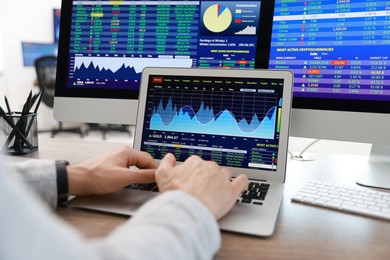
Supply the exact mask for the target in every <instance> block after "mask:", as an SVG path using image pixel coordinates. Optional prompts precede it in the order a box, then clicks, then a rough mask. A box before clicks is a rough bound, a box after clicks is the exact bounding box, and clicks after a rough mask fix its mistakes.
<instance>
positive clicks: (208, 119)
mask: <svg viewBox="0 0 390 260" xmlns="http://www.w3.org/2000/svg"><path fill="white" fill-rule="evenodd" d="M277 102H278V101H277V96H276V95H275V94H264V93H243V92H239V91H201V90H180V91H178V90H155V91H154V94H153V100H152V107H153V109H152V111H151V115H150V130H158V131H172V132H187V133H198V134H215V135H223V136H240V137H253V138H264V139H274V135H275V127H276V118H277V112H278V110H277V104H278V103H277Z"/></svg>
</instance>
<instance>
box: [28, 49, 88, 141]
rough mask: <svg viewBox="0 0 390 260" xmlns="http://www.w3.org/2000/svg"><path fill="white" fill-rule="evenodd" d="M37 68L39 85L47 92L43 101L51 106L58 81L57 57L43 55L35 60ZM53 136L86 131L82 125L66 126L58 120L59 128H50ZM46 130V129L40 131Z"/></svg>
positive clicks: (82, 134) (81, 134)
mask: <svg viewBox="0 0 390 260" xmlns="http://www.w3.org/2000/svg"><path fill="white" fill-rule="evenodd" d="M35 70H36V73H37V80H38V86H39V89H40V90H43V89H44V88H45V94H44V95H43V97H42V102H43V103H44V104H45V105H47V106H48V107H50V108H53V105H54V91H55V83H56V71H57V57H55V56H43V57H40V58H38V59H36V60H35ZM49 131H50V132H51V137H54V136H55V135H56V134H58V133H60V132H68V133H76V134H79V135H80V136H81V137H83V136H84V132H83V131H82V129H81V127H73V128H64V127H63V125H62V122H60V121H59V122H58V128H53V129H52V130H49ZM38 132H44V131H38Z"/></svg>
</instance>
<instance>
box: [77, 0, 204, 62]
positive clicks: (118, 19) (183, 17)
mask: <svg viewBox="0 0 390 260" xmlns="http://www.w3.org/2000/svg"><path fill="white" fill-rule="evenodd" d="M104 3H106V4H107V5H108V4H110V5H111V6H110V8H107V7H103V6H102V5H103V4H104ZM113 3H114V2H102V4H90V5H77V6H76V8H75V15H76V16H77V18H79V19H77V20H76V27H78V28H79V30H77V31H76V32H75V34H74V36H73V37H74V51H75V52H77V53H107V54H112V56H121V55H127V54H129V53H131V54H139V55H152V56H156V55H158V54H171V55H174V54H175V55H180V54H181V55H189V54H191V52H192V51H194V50H193V48H196V45H194V44H193V40H194V38H195V41H196V37H194V35H196V34H197V31H196V30H194V26H192V25H193V24H194V23H195V24H196V23H197V20H198V16H199V11H198V9H197V6H196V5H147V4H145V5H136V4H127V5H124V4H122V2H118V4H113ZM146 13H148V15H151V14H152V15H153V16H154V17H156V19H155V20H154V21H148V19H147V17H146ZM171 13H174V17H173V18H172V15H171ZM172 20H175V23H176V26H175V27H172V26H168V23H172V22H174V21H172ZM107 27H108V28H107ZM172 28H174V30H173V29H172ZM108 29H109V30H108ZM85 31H89V39H88V40H87V41H86V37H85ZM167 42H171V43H172V42H174V43H175V48H172V49H170V50H167V49H166V46H167V45H168V44H167ZM149 46H154V48H150V47H149ZM167 51H168V52H167Z"/></svg>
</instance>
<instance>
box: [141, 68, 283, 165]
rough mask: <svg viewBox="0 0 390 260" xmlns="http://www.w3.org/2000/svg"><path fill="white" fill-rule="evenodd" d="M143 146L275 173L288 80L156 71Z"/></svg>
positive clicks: (182, 156)
mask: <svg viewBox="0 0 390 260" xmlns="http://www.w3.org/2000/svg"><path fill="white" fill-rule="evenodd" d="M148 82H149V84H148V90H147V91H148V92H147V95H146V96H147V100H146V105H145V119H144V125H143V129H144V131H143V136H142V144H141V150H143V151H147V152H148V153H150V154H151V155H152V156H153V158H155V159H161V158H162V157H163V156H164V155H165V154H166V153H167V152H170V153H172V154H174V155H175V156H176V159H177V160H178V161H184V160H185V159H186V158H187V157H189V156H191V155H199V156H200V157H202V158H203V159H205V160H213V161H215V162H217V163H218V164H219V165H223V166H231V167H240V168H254V169H264V170H269V171H275V170H276V168H277V159H278V147H279V133H280V116H281V107H282V98H283V84H284V82H283V79H272V80H271V79H259V78H257V79H251V78H234V77H229V78H228V77H226V78H221V77H218V78H216V77H215V78H214V77H195V76H193V77H190V76H172V75H170V76H164V75H152V76H150V78H149V81H148Z"/></svg>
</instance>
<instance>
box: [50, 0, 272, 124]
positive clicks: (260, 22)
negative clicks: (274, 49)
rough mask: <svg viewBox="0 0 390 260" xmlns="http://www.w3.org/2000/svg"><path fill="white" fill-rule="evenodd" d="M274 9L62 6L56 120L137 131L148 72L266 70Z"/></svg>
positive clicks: (201, 4) (194, 4) (215, 4)
mask: <svg viewBox="0 0 390 260" xmlns="http://www.w3.org/2000/svg"><path fill="white" fill-rule="evenodd" d="M272 11H273V1H259V0H257V1H239V2H237V1H222V2H221V1H78V0H77V1H76V0H73V1H71V0H63V1H62V7H61V30H60V41H59V56H58V68H57V84H56V92H55V95H56V96H55V101H54V116H55V118H56V119H58V120H60V121H74V122H92V123H119V124H130V125H134V124H135V123H136V115H137V108H138V94H139V86H140V79H141V72H142V70H143V68H145V67H148V66H153V67H203V68H205V67H206V68H207V67H220V68H226V69H229V68H243V69H251V68H255V67H265V66H267V63H268V55H266V56H265V54H266V53H267V54H268V53H269V46H270V45H269V40H270V34H271V26H272ZM267 33H268V36H266V35H267ZM259 35H264V37H258V36H259ZM261 62H263V64H261Z"/></svg>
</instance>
